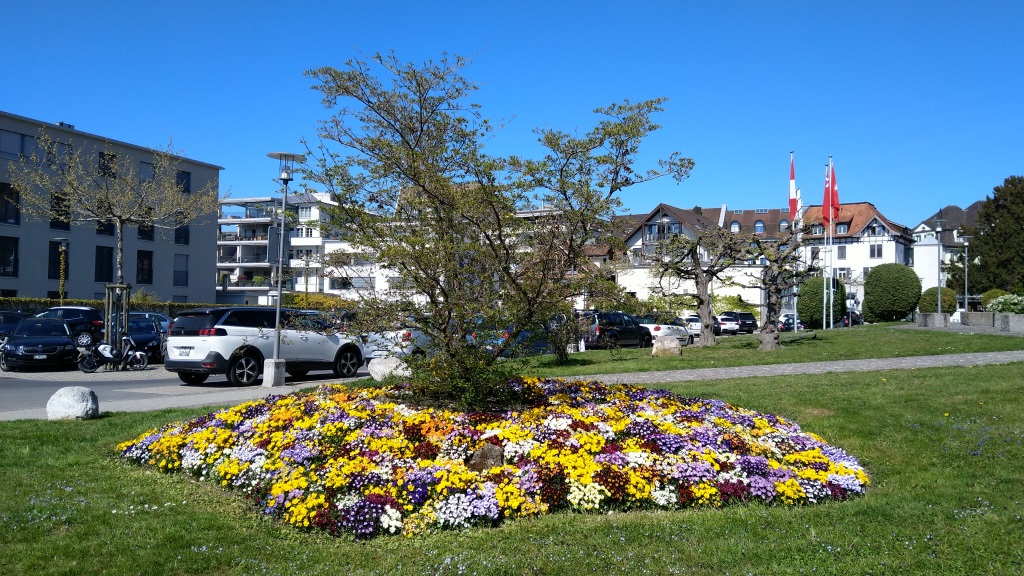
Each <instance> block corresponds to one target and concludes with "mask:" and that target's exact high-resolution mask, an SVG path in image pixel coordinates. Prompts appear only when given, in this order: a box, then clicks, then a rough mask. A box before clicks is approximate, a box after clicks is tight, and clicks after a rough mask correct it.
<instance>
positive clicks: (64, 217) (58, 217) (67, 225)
mask: <svg viewBox="0 0 1024 576" xmlns="http://www.w3.org/2000/svg"><path fill="white" fill-rule="evenodd" d="M50 229H51V230H71V207H70V206H69V205H68V199H67V197H66V196H60V195H57V196H53V195H52V194H51V195H50Z"/></svg>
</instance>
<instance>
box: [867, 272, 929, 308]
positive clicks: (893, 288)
mask: <svg viewBox="0 0 1024 576" xmlns="http://www.w3.org/2000/svg"><path fill="white" fill-rule="evenodd" d="M920 299H921V279H920V278H918V277H917V274H916V273H915V272H914V269H913V268H910V267H909V266H904V265H903V264H882V265H881V266H876V267H875V268H872V269H871V273H870V274H868V277H867V279H866V280H865V281H864V319H865V320H867V321H868V322H892V321H894V320H902V319H904V318H906V317H907V316H909V315H910V313H911V312H913V311H914V309H915V308H917V303H918V301H919V300H920Z"/></svg>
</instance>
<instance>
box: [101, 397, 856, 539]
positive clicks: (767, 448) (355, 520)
mask: <svg viewBox="0 0 1024 576" xmlns="http://www.w3.org/2000/svg"><path fill="white" fill-rule="evenodd" d="M513 384H514V385H516V386H526V387H533V388H535V389H536V391H537V392H539V393H540V394H542V398H543V399H544V401H543V403H542V404H541V405H538V406H536V407H533V408H525V409H523V410H521V411H516V412H508V413H506V414H491V413H463V412H453V411H448V410H443V409H436V408H414V407H411V406H409V405H407V404H406V403H403V399H406V400H408V398H409V396H408V392H407V391H406V390H404V389H402V388H358V389H350V388H346V387H344V386H341V385H324V386H321V387H319V388H317V389H316V390H315V391H313V392H310V393H305V394H296V395H288V396H270V397H267V398H265V399H263V400H256V401H251V402H247V403H244V404H241V405H238V406H235V407H232V408H228V409H225V410H221V411H219V412H214V413H210V414H207V415H206V416H203V417H200V418H196V419H194V420H190V421H187V422H179V423H173V424H169V425H166V426H164V427H162V428H160V429H156V430H150V431H148V432H146V433H145V434H142V435H141V436H139V437H138V438H136V439H134V440H131V441H128V442H124V443H122V444H120V445H119V446H118V451H119V452H120V454H121V457H122V458H124V459H125V460H128V461H131V462H136V463H139V464H143V465H148V466H152V467H154V468H156V469H158V470H161V471H164V472H172V471H182V472H186V473H188V474H191V475H193V476H195V477H198V478H200V479H204V480H209V481H215V482H218V483H219V484H221V485H222V486H225V487H228V488H232V489H236V490H239V491H241V492H242V493H244V494H245V495H246V497H247V498H248V499H249V500H250V501H251V502H252V503H253V504H254V505H255V506H256V508H257V509H258V510H259V511H261V512H262V513H265V514H269V515H272V516H275V517H278V518H280V519H282V520H284V521H285V522H287V523H289V524H293V525H295V526H299V527H302V528H308V529H323V530H326V531H328V532H329V533H331V534H333V535H343V534H352V535H354V536H355V537H356V538H368V537H372V536H375V535H378V534H384V533H391V534H395V533H404V534H406V535H412V534H416V533H420V532H424V531H430V530H436V529H447V528H464V527H469V526H481V525H484V526H491V525H496V524H498V523H500V522H502V521H503V520H505V519H510V518H517V517H524V516H530V515H535V514H543V513H547V512H552V511H556V510H562V509H569V510H575V511H581V512H585V511H594V512H604V511H609V510H627V509H679V508H685V507H689V506H712V507H717V506H722V505H725V504H732V503H737V502H743V501H751V500H756V501H761V502H767V503H773V504H782V505H793V504H804V503H814V502H819V501H823V500H828V499H838V500H842V499H846V498H848V497H850V496H853V495H857V494H862V493H863V492H864V490H865V488H866V486H867V485H868V484H869V479H868V476H867V474H866V473H865V471H864V469H863V468H862V467H861V466H860V464H859V463H858V462H857V460H856V459H855V458H853V457H851V456H850V455H848V454H847V453H846V452H844V451H843V450H841V449H839V448H837V447H834V446H830V445H828V444H827V443H826V442H825V441H824V440H822V439H821V438H820V437H818V436H817V435H815V434H813V433H810V432H804V431H801V430H800V427H799V426H798V425H797V424H796V423H795V422H791V421H788V420H786V419H784V418H781V417H779V416H774V415H772V414H760V413H758V412H755V411H752V410H746V409H743V408H738V407H735V406H731V405H729V404H726V403H725V402H721V401H717V400H702V399H697V398H683V397H680V396H678V395H675V394H672V393H670V392H666V391H664V390H652V389H647V388H641V387H634V386H623V385H614V386H613V385H605V384H601V383H599V382H565V381H561V380H533V379H527V380H524V381H521V382H515V383H513ZM485 444H492V445H494V446H496V447H500V449H501V450H500V454H501V455H502V456H503V463H501V464H499V465H496V466H493V467H489V468H487V469H482V470H481V471H480V472H475V471H473V469H471V465H470V463H469V462H470V460H471V456H473V455H474V454H475V453H477V452H478V451H479V452H484V450H482V448H483V447H484V445H485ZM491 451H496V450H493V449H492V450H491ZM474 467H477V466H474Z"/></svg>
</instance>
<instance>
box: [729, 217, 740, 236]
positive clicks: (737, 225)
mask: <svg viewBox="0 0 1024 576" xmlns="http://www.w3.org/2000/svg"><path fill="white" fill-rule="evenodd" d="M729 231H730V232H732V233H733V234H735V233H737V232H739V231H740V223H739V222H737V221H735V220H733V221H732V224H730V225H729Z"/></svg>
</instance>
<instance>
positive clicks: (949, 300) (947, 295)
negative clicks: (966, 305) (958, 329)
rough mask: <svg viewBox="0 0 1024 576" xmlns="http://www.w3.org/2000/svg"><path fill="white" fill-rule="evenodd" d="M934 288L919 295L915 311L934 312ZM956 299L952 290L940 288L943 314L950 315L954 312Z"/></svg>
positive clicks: (935, 305) (935, 303) (935, 304)
mask: <svg viewBox="0 0 1024 576" xmlns="http://www.w3.org/2000/svg"><path fill="white" fill-rule="evenodd" d="M935 290H936V288H934V287H932V288H929V289H927V290H925V291H924V293H923V294H921V299H920V300H918V302H917V309H918V310H920V311H921V312H935V308H936V307H937V306H938V303H939V302H938V300H939V298H938V296H936V295H935ZM956 308H957V298H956V292H955V291H953V289H952V288H946V287H943V288H942V312H943V313H945V314H952V313H953V312H956Z"/></svg>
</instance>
